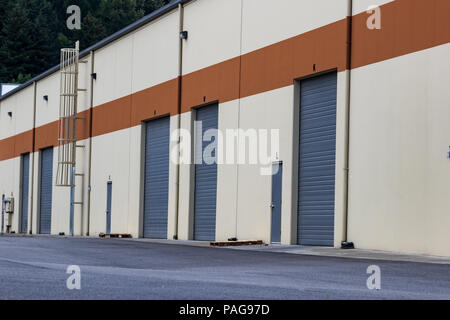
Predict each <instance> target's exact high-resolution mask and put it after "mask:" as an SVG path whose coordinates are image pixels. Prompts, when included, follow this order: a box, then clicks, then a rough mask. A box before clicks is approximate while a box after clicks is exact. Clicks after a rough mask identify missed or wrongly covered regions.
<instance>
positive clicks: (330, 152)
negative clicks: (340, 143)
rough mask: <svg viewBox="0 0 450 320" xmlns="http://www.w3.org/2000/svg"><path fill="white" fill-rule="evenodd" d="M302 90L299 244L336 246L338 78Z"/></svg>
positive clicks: (315, 80)
mask: <svg viewBox="0 0 450 320" xmlns="http://www.w3.org/2000/svg"><path fill="white" fill-rule="evenodd" d="M300 88H301V89H300V90H301V92H300V96H301V97H300V101H301V102H300V146H299V147H300V150H299V178H298V183H299V188H298V191H299V194H298V243H299V244H301V245H315V246H333V244H334V198H335V196H334V189H335V166H336V94H337V75H336V73H330V74H326V75H323V76H319V77H315V78H311V79H307V80H304V81H302V82H301V85H300Z"/></svg>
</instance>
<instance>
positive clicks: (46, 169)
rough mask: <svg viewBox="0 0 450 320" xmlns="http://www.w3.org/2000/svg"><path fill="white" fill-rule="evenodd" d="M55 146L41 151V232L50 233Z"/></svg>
mask: <svg viewBox="0 0 450 320" xmlns="http://www.w3.org/2000/svg"><path fill="white" fill-rule="evenodd" d="M52 181H53V148H48V149H44V150H42V151H41V181H40V198H39V233H40V234H50V232H51V226H52V190H53V188H52V187H53V184H52Z"/></svg>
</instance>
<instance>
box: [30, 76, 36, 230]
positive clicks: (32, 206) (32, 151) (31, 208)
mask: <svg viewBox="0 0 450 320" xmlns="http://www.w3.org/2000/svg"><path fill="white" fill-rule="evenodd" d="M33 86H34V98H33V134H32V139H33V141H32V143H31V199H30V200H31V205H30V221H29V228H30V232H29V233H30V235H31V234H33V211H34V156H35V152H34V148H35V146H36V94H37V82H36V81H35V82H34V83H33Z"/></svg>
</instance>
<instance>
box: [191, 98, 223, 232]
mask: <svg viewBox="0 0 450 320" xmlns="http://www.w3.org/2000/svg"><path fill="white" fill-rule="evenodd" d="M200 124H201V125H200ZM217 127H218V105H217V104H215V105H212V106H208V107H204V108H200V109H198V110H197V126H196V133H195V135H196V137H195V139H196V150H195V159H196V165H195V200H194V201H195V203H194V239H195V240H200V241H213V240H215V238H216V197H217V164H216V161H212V162H213V163H211V161H209V160H211V159H209V160H208V159H205V158H204V157H202V155H203V153H204V151H205V149H206V148H207V147H208V146H209V145H210V144H211V143H217V141H215V139H214V138H212V139H211V140H210V141H202V138H201V137H203V136H204V135H205V132H207V131H208V130H217ZM209 132H212V131H209ZM212 133H213V132H212ZM208 139H209V138H208ZM208 149H209V150H211V149H210V148H208ZM210 155H211V156H212V157H211V158H214V159H213V160H215V158H216V154H215V151H213V152H211V153H210ZM200 160H201V161H200Z"/></svg>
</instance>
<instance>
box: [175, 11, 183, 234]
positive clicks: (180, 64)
mask: <svg viewBox="0 0 450 320" xmlns="http://www.w3.org/2000/svg"><path fill="white" fill-rule="evenodd" d="M178 15H179V19H180V20H179V27H180V30H179V32H180V34H181V32H183V31H184V30H183V25H184V8H183V4H182V3H179V4H178ZM182 77H183V39H182V38H181V36H180V37H179V44H178V99H177V100H178V101H177V102H178V120H177V129H178V130H180V129H181V99H182V84H183V79H182ZM180 139H181V137H180V132H179V131H178V148H180V145H179V144H180V142H181V141H180ZM175 171H176V174H175V176H176V194H175V208H176V209H175V226H174V235H173V239H174V240H178V220H179V212H180V210H179V202H180V200H179V198H180V149H178V163H177V164H176V169H175Z"/></svg>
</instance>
